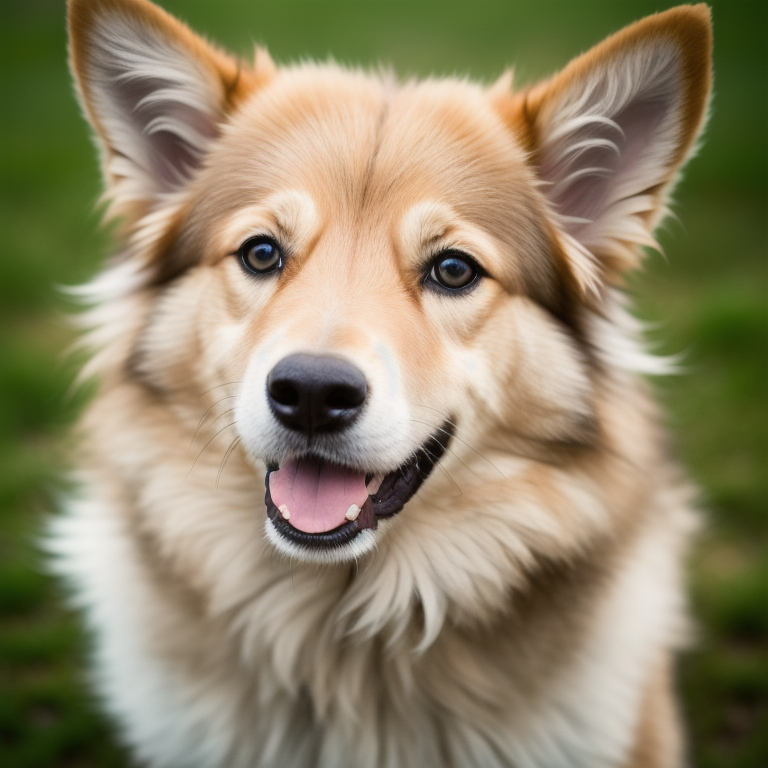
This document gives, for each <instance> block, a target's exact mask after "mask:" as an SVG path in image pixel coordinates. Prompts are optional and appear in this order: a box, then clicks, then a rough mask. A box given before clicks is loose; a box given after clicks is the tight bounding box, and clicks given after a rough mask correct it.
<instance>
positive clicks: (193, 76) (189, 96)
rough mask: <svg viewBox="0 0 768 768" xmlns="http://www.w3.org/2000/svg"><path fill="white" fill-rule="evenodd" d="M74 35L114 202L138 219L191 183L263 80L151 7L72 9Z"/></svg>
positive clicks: (102, 3) (128, 3)
mask: <svg viewBox="0 0 768 768" xmlns="http://www.w3.org/2000/svg"><path fill="white" fill-rule="evenodd" d="M69 34H70V61H71V67H72V71H73V73H74V76H75V79H76V81H77V86H78V89H79V93H80V97H81V101H82V104H83V108H84V110H85V112H86V115H87V116H88V118H89V120H90V121H91V124H92V125H93V127H94V129H95V131H96V135H97V137H98V140H99V145H100V149H101V152H102V164H103V170H104V175H105V177H106V182H107V188H108V189H107V194H108V196H109V197H110V198H112V200H113V205H114V207H115V208H117V209H118V210H117V212H118V213H121V214H124V215H128V217H129V218H132V217H133V216H132V215H131V214H133V215H140V214H141V213H143V212H146V210H147V208H148V207H151V205H152V203H153V201H155V200H157V199H158V198H160V197H162V196H164V195H166V194H167V193H172V192H175V191H177V190H178V189H179V188H180V187H182V186H183V185H184V184H185V183H186V182H187V181H188V179H189V177H190V175H191V174H192V173H193V172H194V170H195V168H197V166H198V165H199V164H200V162H201V160H202V158H203V157H204V156H205V153H206V148H207V146H208V144H209V142H210V141H211V139H212V138H214V137H215V136H216V135H217V134H218V131H219V126H220V124H221V122H222V120H223V119H225V117H226V115H227V114H228V113H229V112H230V111H231V110H232V109H233V108H234V107H235V106H236V105H237V104H238V103H239V102H240V101H241V100H242V99H243V97H244V96H246V95H247V94H248V93H249V92H250V91H252V90H253V89H254V88H255V87H256V86H257V81H258V80H259V76H258V75H257V73H256V71H254V70H251V69H249V68H246V67H244V66H242V65H241V64H240V63H239V62H238V61H237V60H235V59H234V58H231V57H230V56H227V55H225V54H224V53H222V52H220V51H219V50H217V49H216V48H214V47H213V46H211V45H209V44H208V43H207V42H206V41H204V40H203V39H201V38H200V37H198V36H197V35H195V34H194V33H193V32H191V31H190V30H189V29H188V28H187V27H186V26H185V25H184V24H182V23H181V22H179V21H177V20H176V19H175V18H173V17H172V16H170V15H169V14H167V13H165V12H164V11H162V10H161V9H160V8H158V7H157V6H155V5H153V4H152V3H150V2H147V0H70V2H69ZM270 65H271V63H269V62H267V66H266V67H262V70H263V69H265V68H266V69H269V67H270ZM136 209H137V210H136Z"/></svg>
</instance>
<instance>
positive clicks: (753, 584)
mask: <svg viewBox="0 0 768 768" xmlns="http://www.w3.org/2000/svg"><path fill="white" fill-rule="evenodd" d="M672 4H673V3H667V2H664V0H658V1H657V2H651V1H646V0H632V1H629V0H627V1H626V2H618V1H617V0H614V1H612V2H597V1H594V2H574V1H566V0H539V2H534V1H533V0H529V1H526V0H517V2H490V1H489V0H474V1H473V2H462V3H457V2H451V1H450V0H443V1H442V2H433V1H432V0H429V1H428V2H419V1H418V0H410V2H401V1H400V0H390V1H388V2H365V1H363V0H360V1H359V2H338V1H337V0H333V1H326V2H309V1H308V0H283V1H282V2H275V0H272V2H254V1H253V0H217V1H216V2H213V1H210V2H204V1H203V0H168V2H166V3H165V7H166V8H168V9H169V10H171V11H172V12H173V13H175V14H177V15H179V16H181V17H182V18H184V19H185V20H187V21H188V22H189V23H190V24H191V25H192V26H193V27H195V28H196V29H198V30H200V31H204V32H205V33H206V34H208V35H209V36H210V37H212V38H213V39H216V40H218V41H220V42H222V43H224V44H226V45H227V46H229V47H230V48H232V49H233V50H235V51H237V52H240V53H242V54H245V55H249V53H250V50H251V47H252V45H253V43H254V42H259V43H264V44H266V45H267V46H268V47H269V49H270V51H271V52H272V54H273V57H274V58H275V59H276V60H277V61H278V62H286V61H292V60H297V59H300V58H306V57H312V58H318V57H319V58H327V57H329V56H330V55H331V53H332V54H333V56H334V57H335V58H336V59H337V60H340V61H342V62H344V63H353V64H363V65H374V66H377V65H378V64H380V63H384V64H393V65H394V66H395V68H396V70H397V71H398V72H399V73H400V74H401V75H404V76H405V75H412V74H418V75H426V74H432V73H434V74H446V73H469V74H471V75H472V76H473V77H476V78H481V79H485V80H492V79H493V78H494V77H495V76H496V75H497V74H498V73H500V72H501V71H502V70H503V69H504V68H505V67H506V66H508V65H510V64H516V67H517V78H518V82H520V81H527V80H530V79H533V78H537V77H540V76H543V75H546V74H548V73H551V72H552V71H554V70H556V69H557V68H559V67H561V66H562V65H564V64H565V63H566V62H567V61H568V60H569V58H571V57H572V56H573V55H575V54H577V53H579V52H581V51H583V50H585V49H586V48H588V47H590V46H591V45H593V44H594V43H597V42H598V41H600V40H601V39H602V38H603V37H605V36H606V35H607V34H609V33H611V32H612V31H615V30H617V29H618V28H620V27H621V26H623V25H625V24H627V23H629V22H631V21H633V20H635V19H637V18H640V17H641V16H644V15H647V14H649V13H653V12H655V11H657V10H663V9H664V8H666V7H670V6H671V5H672ZM0 14H1V16H0V65H1V67H2V69H1V81H0V88H1V89H2V91H1V98H0V110H2V111H1V112H0V157H1V165H0V173H1V177H0V181H1V183H2V188H1V192H2V219H1V220H0V235H1V237H0V248H1V249H2V253H1V259H0V269H1V270H2V271H1V272H0V291H1V295H2V302H1V304H0V313H1V315H0V317H1V318H2V336H1V337H0V340H1V342H2V356H1V357H0V404H1V406H2V417H1V421H0V426H1V428H2V442H1V443H0V505H1V506H0V526H1V528H0V534H1V538H0V611H1V614H0V617H1V619H2V628H1V632H0V657H1V661H2V670H1V674H2V679H0V765H2V766H5V767H7V768H33V766H34V767H39V768H49V767H51V766H56V767H57V768H58V766H73V767H74V766H98V767H99V768H101V767H102V766H121V765H127V758H126V756H125V754H124V753H123V751H122V750H121V749H120V747H119V746H118V745H117V740H116V737H115V734H114V733H113V731H112V729H111V727H110V725H109V724H108V723H106V722H105V721H104V720H103V718H102V717H101V716H100V715H99V714H98V710H97V707H96V705H95V702H94V701H93V700H92V698H91V695H90V694H89V693H88V690H87V687H86V685H85V682H84V678H83V672H82V669H83V660H84V658H85V656H86V653H87V639H86V638H85V636H84V635H83V633H82V631H81V629H80V628H79V623H78V621H77V620H76V618H75V617H74V616H73V615H71V614H70V612H69V611H68V610H67V609H66V608H65V607H64V601H63V599H62V598H63V596H62V590H61V589H60V587H59V586H58V585H57V584H56V583H55V582H54V581H52V580H51V579H50V578H49V577H48V576H46V575H45V572H44V565H43V559H42V557H41V555H40V552H39V545H38V543H37V542H38V540H39V537H40V532H41V530H42V527H43V524H44V520H45V518H46V516H47V515H49V514H50V513H51V510H53V509H54V508H55V506H56V500H57V498H58V497H59V496H60V495H61V493H62V492H63V491H64V490H65V485H64V482H63V481H62V479H61V478H62V470H63V468H65V467H66V465H67V440H66V432H67V426H68V425H70V424H71V422H72V420H73V419H74V417H75V415H76V413H77V410H78V408H79V407H80V405H81V401H82V400H83V397H84V396H83V395H82V394H81V393H80V394H78V393H77V392H76V391H75V392H74V393H73V390H72V387H71V381H72V373H73V364H72V362H69V363H68V362H66V358H65V356H64V355H63V352H64V350H65V349H66V347H67V346H68V345H69V344H70V343H71V341H72V338H73V332H72V330H71V328H70V321H69V319H68V318H67V313H68V312H70V311H71V307H69V306H68V305H67V302H66V300H65V299H64V298H63V297H62V295H61V294H60V293H58V292H57V290H56V287H55V286H57V285H67V284H69V285H71V284H74V283H77V282H81V281H84V280H86V279H87V278H88V277H89V276H91V275H92V274H93V273H94V271H95V269H96V267H97V265H98V263H99V261H100V259H101V258H103V256H104V255H105V254H106V253H107V252H108V243H109V236H108V233H105V232H104V231H103V230H100V229H99V227H98V221H99V216H98V211H97V209H96V206H95V200H96V198H97V196H98V194H99V173H98V168H97V165H96V161H95V153H94V151H93V148H92V146H91V144H90V141H89V139H88V129H87V128H86V125H85V123H84V122H83V120H82V119H81V116H80V114H79V110H78V108H77V105H76V103H75V100H74V98H73V96H72V92H71V87H70V83H69V75H68V73H67V67H66V53H65V51H66V42H65V34H64V24H65V22H64V8H63V3H61V2H53V0H2V2H1V3H0ZM713 14H714V25H715V74H716V86H715V98H714V102H713V108H712V118H711V122H710V127H709V130H708V132H707V138H706V143H705V145H704V148H703V149H702V151H701V152H700V155H699V157H697V158H695V159H694V160H693V161H692V162H691V164H690V166H689V169H688V171H687V172H686V177H685V179H684V181H683V183H682V184H681V185H680V187H679V188H678V193H677V195H676V199H677V203H676V205H675V212H676V214H677V217H676V218H673V219H671V220H670V221H669V222H668V223H667V224H666V225H665V226H664V228H663V231H662V232H661V236H660V240H661V243H662V245H663V248H664V252H665V254H666V255H665V257H662V256H660V255H658V254H650V255H649V257H648V259H647V263H646V270H645V271H644V273H643V274H642V275H638V276H636V277H635V278H634V279H633V281H632V290H633V292H634V294H635V295H636V296H637V307H638V313H639V314H640V316H642V317H643V318H646V319H648V320H651V321H653V323H654V326H653V332H652V333H651V338H652V341H653V346H654V348H655V349H657V350H658V351H660V352H664V353H668V352H675V353H680V352H682V353H683V354H684V361H685V366H684V372H683V373H682V374H681V375H678V376H674V377H668V378H665V379H663V380H661V381H658V382H656V386H657V389H658V391H659V396H660V397H661V399H662V400H663V401H664V402H665V404H666V405H667V409H668V413H669V421H670V425H671V428H672V432H673V434H674V435H675V444H676V450H677V452H678V454H679V455H680V456H681V457H682V460H683V461H684V463H685V464H686V465H687V467H688V468H689V470H690V473H691V475H692V476H693V477H694V479H695V480H696V481H697V483H698V484H699V486H700V487H701V489H702V494H701V504H702V508H703V509H704V510H705V512H706V519H707V525H706V527H705V529H704V531H703V533H702V534H701V536H700V537H699V540H698V543H697V546H696V549H695V552H694V554H693V557H692V559H691V571H690V572H691V591H692V595H693V602H694V609H695V613H696V616H697V618H698V621H699V632H698V637H697V640H696V643H695V645H694V647H693V649H692V650H691V651H690V652H688V653H687V654H686V655H685V656H684V657H683V658H682V659H681V663H680V665H679V669H678V674H679V680H680V686H681V688H682V690H683V693H684V700H685V718H686V721H687V723H688V730H689V734H690V741H691V751H692V755H693V762H694V764H695V765H696V766H699V768H725V767H726V766H727V767H728V768H760V767H761V766H766V765H768V746H767V743H768V737H767V736H766V734H768V543H767V537H766V533H767V532H768V521H767V519H768V471H766V470H767V469H768V461H767V459H768V409H766V392H768V387H767V386H766V379H767V378H768V377H767V376H766V373H767V372H768V371H767V369H768V338H767V337H768V312H767V311H766V310H767V307H768V301H767V298H768V290H767V289H768V270H767V269H766V261H767V260H766V250H767V249H766V221H767V220H768V206H767V205H766V202H767V193H766V186H767V181H768V165H767V163H766V146H767V141H768V140H767V138H766V137H768V120H767V119H766V112H767V107H768V83H767V82H766V81H767V80H768V57H767V54H766V49H767V48H768V3H766V2H765V1H764V0H760V2H746V1H744V0H741V1H739V0H716V1H715V2H714V3H713Z"/></svg>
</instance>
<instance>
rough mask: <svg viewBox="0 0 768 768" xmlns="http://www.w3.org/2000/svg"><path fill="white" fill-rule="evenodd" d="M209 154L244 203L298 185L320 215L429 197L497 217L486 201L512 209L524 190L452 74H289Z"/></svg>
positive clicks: (485, 105)
mask: <svg viewBox="0 0 768 768" xmlns="http://www.w3.org/2000/svg"><path fill="white" fill-rule="evenodd" d="M215 154H216V157H215V159H214V161H213V163H212V166H213V167H214V170H215V177H217V178H218V179H220V180H221V181H220V182H218V183H226V184H227V185H228V186H229V187H230V188H231V189H235V188H236V189H238V190H240V192H241V194H242V195H246V196H248V197H249V198H251V199H250V200H249V201H248V202H252V201H253V200H257V199H263V198H265V197H267V196H269V195H271V194H274V193H275V192H276V191H279V190H280V189H285V188H297V189H303V190H306V191H307V192H308V193H309V194H310V195H311V196H312V197H313V198H314V200H315V202H316V204H317V205H318V207H319V208H320V209H321V213H322V214H324V218H336V217H338V216H339V215H345V216H347V215H349V214H350V213H352V214H353V215H354V214H357V213H358V212H360V211H361V209H363V208H365V207H368V208H370V209H372V210H375V211H377V212H378V215H381V212H382V211H387V212H389V213H390V214H391V215H392V216H398V215H399V216H402V215H403V214H404V213H405V211H406V210H407V209H408V208H409V207H411V206H412V205H413V204H414V203H418V202H421V201H423V200H435V201H438V202H441V203H444V204H446V205H448V206H450V207H451V208H452V209H453V210H455V211H456V212H457V214H459V215H463V216H466V217H468V218H470V219H472V220H474V221H476V222H478V223H480V224H483V223H484V219H488V218H489V217H490V218H492V219H493V220H494V221H493V222H485V223H493V224H497V223H498V222H497V221H496V219H498V211H494V205H495V204H496V203H498V206H500V207H503V208H504V209H506V210H508V209H509V207H510V203H513V204H514V207H518V204H519V203H521V198H525V197H526V196H530V195H531V194H532V193H533V189H534V184H533V182H532V176H531V174H530V172H529V170H528V168H527V166H526V163H525V156H524V153H523V151H522V150H521V149H520V148H519V146H518V145H517V144H516V141H515V138H514V135H513V134H512V132H511V131H510V130H508V128H507V127H506V125H505V124H504V123H503V121H502V119H501V117H500V116H499V115H498V114H496V112H495V111H494V109H493V107H492V104H491V102H490V101H489V100H488V99H487V98H486V95H485V93H484V91H483V90H482V89H481V88H480V87H478V86H475V85H473V84H470V83H467V82H463V81H456V80H439V81H438V80H435V81H424V82H419V83H406V84H405V85H402V86H398V85H396V84H395V83H394V81H393V80H392V79H391V78H388V77H386V76H376V75H368V74H363V73H359V72H354V71H351V72H350V71H345V70H341V69H337V68H334V67H325V68H321V67H310V66H308V67H303V68H297V69H295V70H289V71H287V72H284V73H282V74H281V75H280V76H278V77H277V78H276V79H275V81H273V83H272V84H271V85H270V86H269V87H267V88H265V89H264V90H262V91H260V92H258V93H256V94H254V96H253V97H252V98H251V100H250V102H249V103H248V104H247V105H245V107H244V108H243V109H242V110H241V112H240V113H239V114H238V115H237V116H236V117H235V118H234V119H233V121H232V123H231V124H230V125H229V126H228V128H227V130H226V132H225V135H224V136H223V138H222V141H221V142H220V144H219V146H218V147H217V149H216V152H215ZM220 171H225V172H223V173H222V172H220ZM225 179H226V181H224V180H225ZM519 207H520V208H523V209H524V208H525V206H524V205H520V206H519Z"/></svg>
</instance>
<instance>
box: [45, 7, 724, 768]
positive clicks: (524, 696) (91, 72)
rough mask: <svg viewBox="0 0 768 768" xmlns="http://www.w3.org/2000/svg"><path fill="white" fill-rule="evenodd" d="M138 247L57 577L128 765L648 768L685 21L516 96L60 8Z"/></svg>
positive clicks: (688, 62)
mask: <svg viewBox="0 0 768 768" xmlns="http://www.w3.org/2000/svg"><path fill="white" fill-rule="evenodd" d="M69 31H70V59H71V68H72V71H73V73H74V78H75V81H76V84H77V90H78V93H79V97H80V101H81V104H82V107H83V110H84V112H85V114H86V116H87V118H88V120H89V121H90V123H91V125H92V126H93V129H94V134H95V137H96V142H97V145H98V148H99V151H100V155H101V163H102V168H103V173H104V178H105V186H106V193H105V194H106V199H107V201H108V203H107V214H108V216H109V217H111V218H113V219H117V220H119V221H120V222H121V228H120V229H119V233H118V234H119V239H120V242H121V245H120V247H119V249H118V251H117V253H116V254H115V255H114V256H113V258H112V260H111V261H110V262H109V263H108V264H107V266H106V268H105V269H104V271H103V272H102V273H101V274H100V276H98V277H97V278H96V279H95V280H94V281H93V282H92V283H91V284H89V286H88V287H87V288H86V289H84V296H85V300H86V301H87V302H88V304H89V306H88V308H87V309H86V310H85V311H84V314H83V323H84V325H85V326H86V327H87V330H86V331H85V333H84V336H83V343H84V344H85V345H86V346H87V347H88V349H89V350H91V357H90V358H89V362H88V363H87V365H86V366H85V368H84V371H83V377H84V378H95V379H97V381H98V387H97V389H98V391H97V394H96V396H95V398H94V399H93V401H92V403H91V404H90V406H89V407H88V408H87V410H86V412H85V414H84V415H83V417H82V421H81V423H80V426H79V435H80V443H79V445H80V454H81V455H80V458H79V464H78V466H79V469H78V474H77V477H78V481H79V485H78V487H79V490H78V491H77V493H75V494H74V497H73V498H72V499H71V500H70V502H69V503H68V505H67V508H66V510H65V511H64V512H63V513H62V514H61V515H59V516H58V517H57V519H56V521H55V522H54V524H53V525H54V530H53V536H52V545H51V546H52V547H53V549H54V551H55V555H56V567H57V568H58V569H59V571H60V572H61V573H62V574H63V575H64V577H65V578H66V579H67V580H68V582H69V584H70V585H71V586H72V591H73V596H74V599H75V600H76V601H77V602H78V604H79V605H80V606H82V609H83V611H84V614H85V617H86V620H87V622H88V624H89V626H90V629H91V631H92V633H93V637H94V652H93V679H94V681H95V685H96V688H97V690H98V692H99V695H100V697H101V699H102V701H103V703H104V706H105V708H106V709H107V710H108V712H109V713H110V714H111V715H112V717H113V718H114V719H115V720H116V722H117V723H118V724H119V726H120V729H121V730H120V733H121V734H122V737H123V739H124V741H125V742H126V743H127V744H128V745H129V746H130V748H131V750H132V753H133V754H134V756H135V757H136V759H137V760H138V761H139V762H141V763H142V764H146V765H148V766H157V767H160V766H163V767H166V766H180V767H183V768H195V767H198V768H215V767H216V766H226V768H255V767H257V766H258V767H267V766H273V767H278V766H279V767H280V768H309V767H311V766H319V767H324V768H344V767H345V766H355V768H385V767H386V768H409V767H414V768H416V767H418V768H431V767H436V768H437V767H440V768H451V767H453V768H466V767H467V766H477V767H478V768H493V767H495V766H499V767H501V766H515V767H516V768H536V767H538V768H541V767H544V766H546V767H548V768H552V767H555V766H557V767H558V768H562V767H567V768H574V767H575V768H600V767H602V766H605V767H607V766H611V767H613V768H615V767H618V766H620V767H621V768H663V767H669V768H672V767H673V766H680V765H681V764H682V763H683V761H684V752H685V749H684V737H683V735H682V734H683V730H682V728H681V725H680V718H679V715H678V706H677V704H676V698H675V694H674V685H673V663H674V657H675V654H676V652H677V650H678V649H679V647H680V645H681V643H683V642H684V641H685V637H686V633H687V631H688V630H687V626H688V618H687V608H686V600H685V597H684V588H683V576H682V565H681V563H682V560H683V558H684V555H685V552H686V547H687V542H688V541H689V538H690V533H691V531H692V530H693V529H695V526H696V519H697V517H696V512H695V509H694V507H695V504H694V502H693V499H694V492H693V491H692V489H691V488H690V487H689V484H688V481H687V480H686V478H685V475H684V473H683V472H682V471H681V470H680V469H679V468H678V466H677V465H676V464H675V462H674V461H673V460H672V459H671V458H670V451H669V449H668V445H667V438H666V437H665V433H664V429H663V424H662V418H661V416H660V414H659V412H658V410H657V408H656V407H655V405H654V403H653V398H652V397H651V395H650V394H649V388H648V386H647V384H646V383H645V380H644V378H643V374H653V373H658V372H659V370H660V368H661V367H662V365H663V361H659V360H657V359H655V358H654V357H653V356H651V355H648V354H646V353H644V352H643V349H642V344H641V341H640V339H639V336H640V329H638V327H637V323H635V322H634V321H633V320H632V318H631V315H630V313H629V311H628V309H627V307H626V300H625V299H624V298H623V297H624V293H623V289H622V286H623V281H624V278H625V275H626V274H627V272H628V271H631V270H632V269H634V268H636V267H638V266H639V265H640V262H641V259H642V246H653V245H654V239H653V231H654V229H655V227H656V226H657V224H658V223H659V222H660V220H661V219H662V217H663V216H664V214H665V212H666V207H667V204H668V202H669V196H670V193H671V189H672V186H673V183H674V181H675V179H676V178H677V176H678V171H679V170H680V168H681V167H682V165H683V164H684V162H685V161H686V160H687V159H688V158H689V157H690V156H691V154H692V153H693V151H694V149H695V148H696V146H697V140H698V137H699V134H700V132H701V130H702V126H703V124H704V121H705V117H706V113H707V106H708V101H709V93H710V80H711V71H710V66H711V65H710V60H711V25H710V19H709V11H708V9H707V7H706V6H704V5H695V6H680V7H677V8H673V9H671V10H668V11H666V12H663V13H659V14H657V15H654V16H650V17H648V18H646V19H644V20H641V21H639V22H637V23H635V24H633V25H631V26H629V27H627V28H626V29H624V30H623V31H620V32H618V33H617V34H615V35H613V36H612V37H610V38H608V39H607V40H605V41H604V42H602V43H601V44H599V45H597V47H595V48H593V49H592V50H590V51H589V52H587V53H585V54H584V55H581V56H579V57H578V58H576V59H575V60H574V61H572V62H571V63H570V64H568V65H567V66H566V67H565V68H564V69H563V70H562V71H561V72H560V73H559V74H556V75H555V76H553V77H552V78H550V79H548V80H546V81H543V82H539V83H536V84H534V85H531V86H528V87H524V88H521V89H516V88H515V87H514V86H513V83H512V77H511V75H510V74H505V75H503V76H502V77H501V78H500V79H499V80H498V81H497V82H496V83H495V84H492V85H490V86H484V85H478V84H474V83H471V82H469V81H467V80H460V79H428V80H425V81H408V82H399V81H398V80H397V79H396V78H395V77H394V75H391V74H388V73H386V72H383V73H382V72H376V73H367V72H363V71H360V70H355V69H345V68H343V67H341V66H337V65H335V64H333V63H327V64H314V63H304V64H299V65H295V66H287V67H282V66H281V67H278V66H276V65H275V64H274V63H273V62H272V60H271V59H270V57H269V55H268V54H267V52H266V51H264V50H262V49H257V51H256V55H255V59H254V61H253V63H247V62H245V61H241V60H239V59H236V58H234V57H232V56H230V55H229V54H227V53H225V52H223V51H221V50H220V49H218V48H216V47H214V46H213V45H212V44H210V43H208V42H207V41H205V40H203V39H202V38H201V37H199V36H198V35H196V34H195V33H193V32H192V31H191V30H190V29H189V28H188V27H186V26H185V25H184V24H183V23H182V22H180V21H178V20H176V19H175V18H173V17H172V16H170V15H169V14H167V13H166V12H164V11H163V10H161V9H160V8H158V7H157V6H155V5H153V4H151V3H150V2H148V0H70V2H69Z"/></svg>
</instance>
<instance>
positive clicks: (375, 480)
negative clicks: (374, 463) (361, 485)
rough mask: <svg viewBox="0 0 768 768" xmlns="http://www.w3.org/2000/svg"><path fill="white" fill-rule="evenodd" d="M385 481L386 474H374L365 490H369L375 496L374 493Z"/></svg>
mask: <svg viewBox="0 0 768 768" xmlns="http://www.w3.org/2000/svg"><path fill="white" fill-rule="evenodd" d="M383 482H384V475H374V476H373V477H372V478H371V479H370V481H369V483H368V485H366V486H365V490H366V491H368V495H369V496H373V494H374V493H376V491H378V490H379V488H380V487H381V484H382V483H383Z"/></svg>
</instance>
